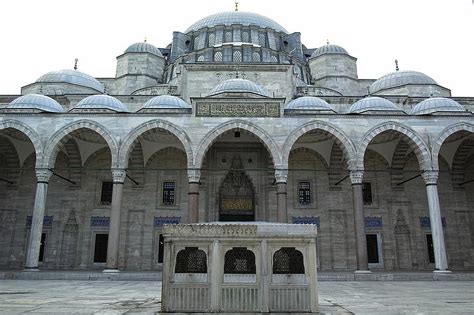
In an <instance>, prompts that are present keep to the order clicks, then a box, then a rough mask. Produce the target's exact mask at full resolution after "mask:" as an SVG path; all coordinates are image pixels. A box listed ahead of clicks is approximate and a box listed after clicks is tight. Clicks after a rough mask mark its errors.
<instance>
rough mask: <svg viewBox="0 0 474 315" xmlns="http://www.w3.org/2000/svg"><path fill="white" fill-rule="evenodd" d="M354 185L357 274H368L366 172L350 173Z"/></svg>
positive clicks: (353, 201)
mask: <svg viewBox="0 0 474 315" xmlns="http://www.w3.org/2000/svg"><path fill="white" fill-rule="evenodd" d="M349 176H350V178H351V183H352V203H353V209H354V228H355V241H356V257H357V270H356V272H357V273H367V272H370V271H369V263H368V258H367V239H366V236H365V217H364V201H363V197H362V180H363V178H364V171H360V170H357V171H349Z"/></svg>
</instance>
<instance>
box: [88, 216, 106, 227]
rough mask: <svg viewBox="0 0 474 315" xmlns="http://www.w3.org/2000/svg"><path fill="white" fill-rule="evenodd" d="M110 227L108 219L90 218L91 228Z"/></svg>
mask: <svg viewBox="0 0 474 315" xmlns="http://www.w3.org/2000/svg"><path fill="white" fill-rule="evenodd" d="M109 225H110V217H91V226H105V227H108V226H109Z"/></svg>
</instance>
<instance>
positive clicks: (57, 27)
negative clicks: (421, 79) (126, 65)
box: [0, 0, 474, 97]
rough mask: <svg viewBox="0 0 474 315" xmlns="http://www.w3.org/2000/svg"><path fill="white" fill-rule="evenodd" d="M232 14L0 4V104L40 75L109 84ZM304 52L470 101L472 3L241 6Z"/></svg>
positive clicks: (179, 6) (274, 2)
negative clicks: (130, 63) (131, 55)
mask: <svg viewBox="0 0 474 315" xmlns="http://www.w3.org/2000/svg"><path fill="white" fill-rule="evenodd" d="M233 9H234V0H199V1H198V0H194V1H193V0H178V1H176V0H175V1H169V0H166V1H163V0H133V1H131V0H128V1H126V0H79V1H78V0H41V1H40V0H1V1H0V12H2V18H1V19H0V39H1V46H0V94H19V93H20V89H21V86H24V85H27V84H30V83H32V82H34V81H35V80H36V79H37V78H39V77H40V76H41V75H43V74H45V73H47V72H49V71H53V70H61V69H72V68H73V66H74V59H75V58H78V59H79V61H78V70H80V71H82V72H85V73H87V74H90V75H92V76H94V77H114V76H115V67H116V57H117V56H118V55H120V54H122V53H123V51H124V50H125V49H126V48H127V47H128V46H129V45H131V44H133V43H135V42H140V41H143V40H144V39H145V38H146V39H147V42H148V43H151V44H153V45H155V46H157V47H166V46H167V45H168V44H170V43H171V40H172V33H173V31H181V32H184V30H185V29H186V28H187V27H188V26H190V25H191V24H193V23H194V22H195V21H197V20H199V19H201V18H203V17H205V16H207V15H210V14H214V13H217V12H222V11H230V10H233ZM239 9H240V10H241V11H248V12H254V13H259V14H262V15H265V16H267V17H269V18H271V19H273V20H275V21H276V22H278V23H279V24H280V25H282V26H283V27H284V28H285V29H287V30H288V31H289V32H300V33H301V38H302V42H303V44H304V45H305V46H306V47H308V48H316V47H319V46H322V45H324V44H325V43H326V41H327V40H328V41H329V42H330V43H331V44H336V45H340V46H342V47H344V48H345V49H346V50H347V51H348V52H349V53H350V54H351V55H352V56H354V57H356V58H358V61H357V65H358V74H359V78H364V79H366V78H368V79H376V78H379V77H381V76H383V75H384V74H387V73H389V72H392V71H394V70H395V63H394V60H395V59H397V60H398V62H399V67H400V70H415V71H420V72H423V73H425V74H427V75H429V76H430V77H432V78H433V79H434V80H435V81H437V82H438V84H440V85H442V86H444V87H447V88H449V89H451V91H452V95H453V96H472V97H474V80H473V79H472V78H473V75H474V0H397V1H391V0H292V1H281V0H239Z"/></svg>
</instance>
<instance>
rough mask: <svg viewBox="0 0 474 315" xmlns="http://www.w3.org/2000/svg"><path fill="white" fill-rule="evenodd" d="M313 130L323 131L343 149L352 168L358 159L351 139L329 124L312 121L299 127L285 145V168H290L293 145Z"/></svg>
mask: <svg viewBox="0 0 474 315" xmlns="http://www.w3.org/2000/svg"><path fill="white" fill-rule="evenodd" d="M313 130H321V131H324V132H326V133H327V134H328V135H329V136H330V137H331V138H332V139H333V140H334V141H335V142H336V143H337V144H338V145H339V146H340V147H341V149H342V151H343V153H344V157H345V159H346V163H347V167H348V168H350V167H351V164H352V162H353V161H354V160H355V157H356V154H355V152H356V150H355V146H354V144H353V143H352V141H351V140H350V138H349V137H348V136H347V135H346V134H345V133H344V132H343V131H342V130H340V129H339V128H337V127H336V126H333V125H331V124H329V123H326V122H322V121H311V122H308V123H306V124H304V125H302V126H298V127H297V128H296V129H295V130H293V131H292V132H291V133H290V135H289V136H288V138H287V139H286V141H285V144H284V145H283V150H282V166H283V168H288V158H289V156H290V152H291V149H292V148H293V145H294V144H295V143H296V141H298V139H299V138H300V137H302V136H303V135H304V134H306V133H307V132H310V131H313Z"/></svg>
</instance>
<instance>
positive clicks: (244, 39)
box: [242, 31, 249, 43]
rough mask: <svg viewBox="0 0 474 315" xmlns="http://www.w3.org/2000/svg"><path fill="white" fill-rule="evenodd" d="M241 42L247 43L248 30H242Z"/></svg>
mask: <svg viewBox="0 0 474 315" xmlns="http://www.w3.org/2000/svg"><path fill="white" fill-rule="evenodd" d="M242 42H244V43H248V42H249V33H248V32H245V31H244V32H242Z"/></svg>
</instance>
